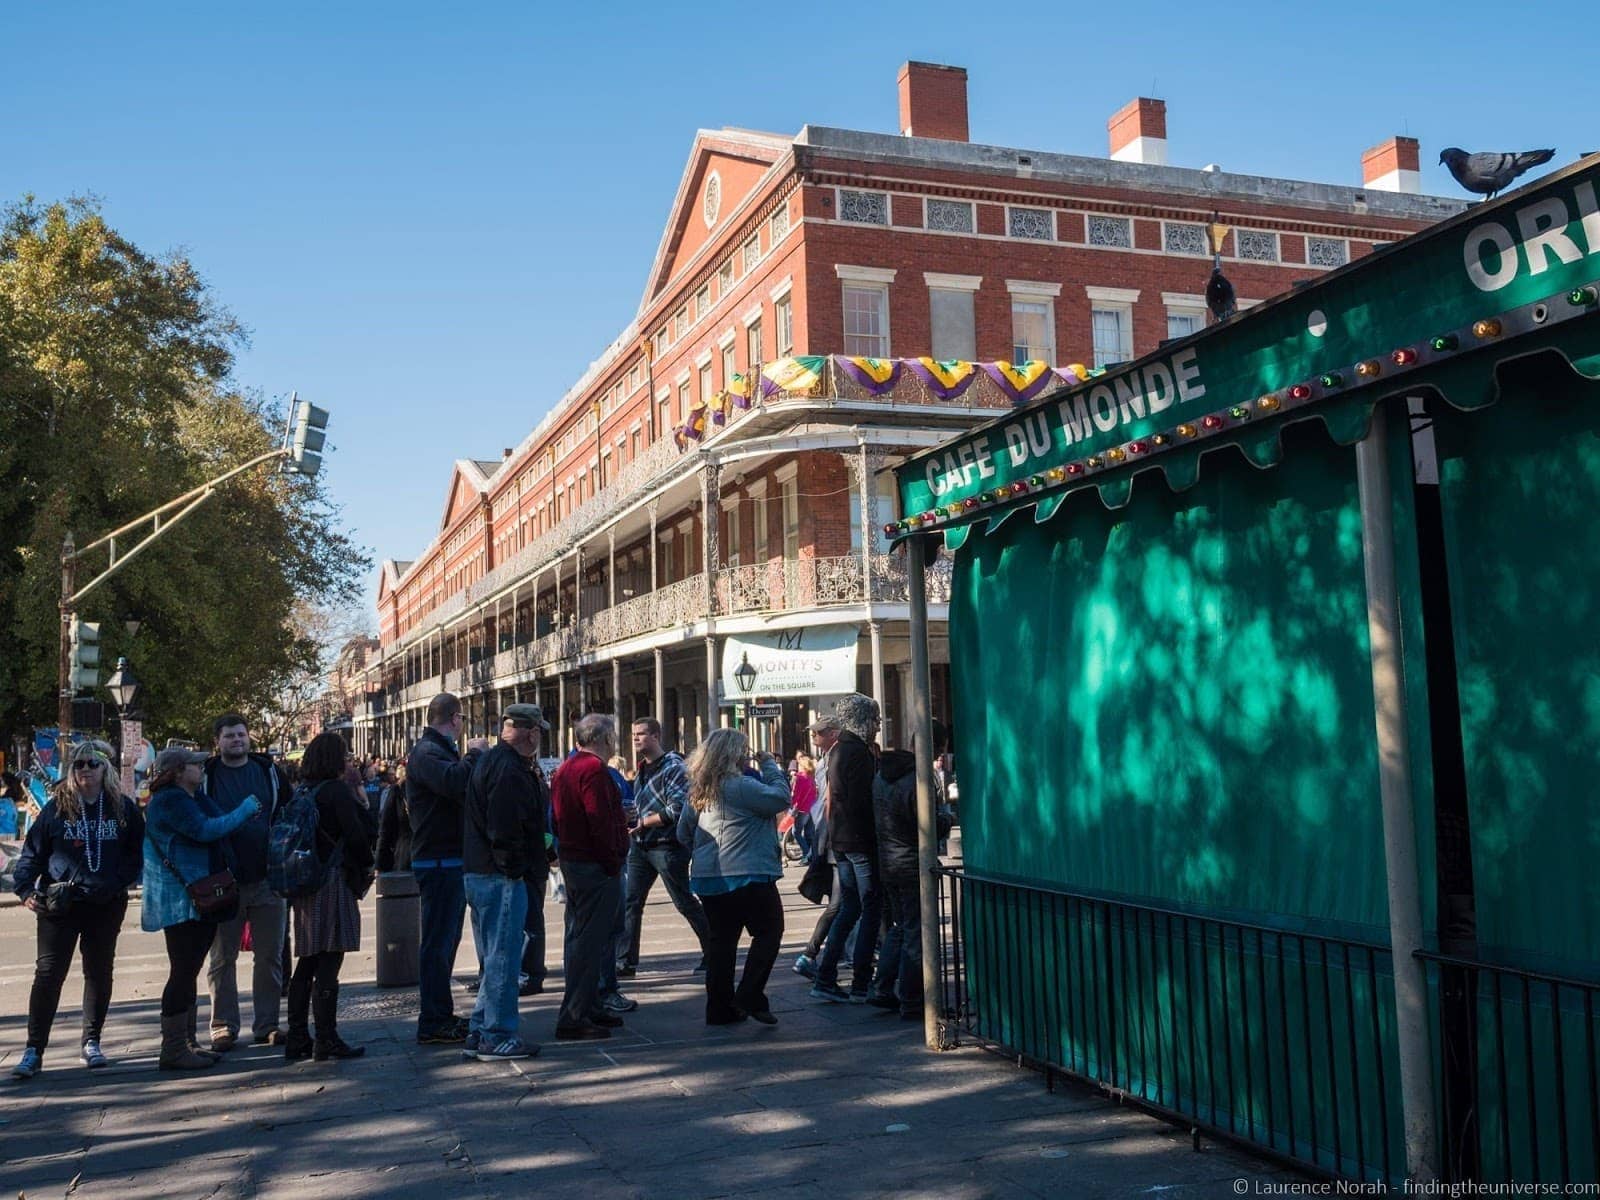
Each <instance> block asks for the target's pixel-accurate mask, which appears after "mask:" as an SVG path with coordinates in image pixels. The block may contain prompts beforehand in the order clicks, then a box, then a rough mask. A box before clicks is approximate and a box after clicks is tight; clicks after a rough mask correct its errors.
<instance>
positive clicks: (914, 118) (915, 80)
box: [900, 62, 967, 142]
mask: <svg viewBox="0 0 1600 1200" xmlns="http://www.w3.org/2000/svg"><path fill="white" fill-rule="evenodd" d="M900 132H901V134H902V135H903V136H905V137H924V138H939V139H940V140H942V141H946V142H964V141H966V140H967V69H966V68H965V67H942V66H940V65H939V64H938V63H924V62H908V63H906V64H905V66H903V67H901V68H900Z"/></svg>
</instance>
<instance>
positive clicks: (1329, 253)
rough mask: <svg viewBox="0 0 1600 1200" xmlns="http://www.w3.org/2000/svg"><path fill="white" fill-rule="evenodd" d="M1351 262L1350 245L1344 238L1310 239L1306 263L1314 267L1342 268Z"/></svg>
mask: <svg viewBox="0 0 1600 1200" xmlns="http://www.w3.org/2000/svg"><path fill="white" fill-rule="evenodd" d="M1349 261H1350V243H1349V242H1347V241H1345V240H1344V239H1343V238H1325V237H1308V238H1307V239H1306V262H1307V263H1308V264H1309V265H1311V266H1313V267H1342V266H1344V265H1345V263H1347V262H1349Z"/></svg>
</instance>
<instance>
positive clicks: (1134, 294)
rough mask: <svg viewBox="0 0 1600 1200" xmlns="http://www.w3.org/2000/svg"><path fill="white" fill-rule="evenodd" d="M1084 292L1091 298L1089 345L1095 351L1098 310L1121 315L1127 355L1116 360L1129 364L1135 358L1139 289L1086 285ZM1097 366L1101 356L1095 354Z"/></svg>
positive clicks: (1124, 347)
mask: <svg viewBox="0 0 1600 1200" xmlns="http://www.w3.org/2000/svg"><path fill="white" fill-rule="evenodd" d="M1083 290H1084V292H1085V293H1087V294H1088V297H1089V345H1090V349H1091V351H1093V349H1094V313H1095V311H1096V310H1097V309H1098V310H1103V311H1110V312H1116V313H1119V314H1120V315H1121V317H1122V320H1123V321H1124V322H1125V324H1124V325H1123V330H1122V331H1123V333H1124V334H1126V335H1127V343H1126V345H1125V346H1123V347H1122V349H1124V350H1125V351H1126V355H1125V356H1124V357H1122V358H1119V359H1116V360H1114V361H1117V362H1128V361H1131V360H1132V359H1133V357H1134V349H1133V306H1134V305H1135V304H1137V303H1138V302H1139V289H1138V288H1114V287H1096V286H1093V285H1085V287H1084V289H1083ZM1094 357H1095V363H1094V365H1095V366H1097V367H1098V366H1100V365H1101V363H1100V356H1099V354H1098V353H1096V354H1095V356H1094Z"/></svg>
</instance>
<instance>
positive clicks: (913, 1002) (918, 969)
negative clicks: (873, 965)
mask: <svg viewBox="0 0 1600 1200" xmlns="http://www.w3.org/2000/svg"><path fill="white" fill-rule="evenodd" d="M883 898H884V901H885V907H887V908H888V910H889V915H890V917H891V919H892V920H893V922H894V924H893V925H892V926H890V929H889V933H888V936H887V937H885V938H884V939H883V948H882V950H881V951H880V952H879V954H878V977H877V978H876V979H874V980H873V981H872V990H873V992H874V993H876V994H877V995H879V996H893V997H897V998H898V999H899V1001H900V1011H901V1012H915V1011H917V1010H918V1009H920V1008H921V1007H922V892H921V889H920V888H919V887H918V886H917V884H916V883H905V882H898V881H897V882H894V883H885V884H884V885H883Z"/></svg>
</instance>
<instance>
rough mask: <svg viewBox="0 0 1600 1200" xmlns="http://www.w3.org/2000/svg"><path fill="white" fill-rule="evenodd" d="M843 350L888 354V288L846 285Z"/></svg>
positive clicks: (866, 355)
mask: <svg viewBox="0 0 1600 1200" xmlns="http://www.w3.org/2000/svg"><path fill="white" fill-rule="evenodd" d="M844 352H845V353H846V354H851V355H855V356H857V357H862V358H888V357H889V289H888V288H887V287H883V286H879V285H874V284H863V283H847V284H845V285H844Z"/></svg>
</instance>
